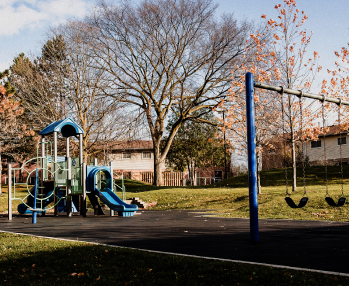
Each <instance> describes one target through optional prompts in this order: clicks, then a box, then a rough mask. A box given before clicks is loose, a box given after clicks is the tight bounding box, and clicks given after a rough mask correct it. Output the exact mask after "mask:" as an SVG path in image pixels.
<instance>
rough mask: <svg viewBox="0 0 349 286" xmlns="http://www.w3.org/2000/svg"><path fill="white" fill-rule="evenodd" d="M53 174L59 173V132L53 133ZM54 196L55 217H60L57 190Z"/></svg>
mask: <svg viewBox="0 0 349 286" xmlns="http://www.w3.org/2000/svg"><path fill="white" fill-rule="evenodd" d="M53 161H54V163H53V172H54V174H55V176H56V171H57V168H56V162H57V132H53ZM51 165H52V161H51ZM54 194H55V197H54V204H55V207H54V216H58V204H57V197H56V195H57V192H56V190H54Z"/></svg>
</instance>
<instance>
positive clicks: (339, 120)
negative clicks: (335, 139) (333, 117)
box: [338, 98, 344, 196]
mask: <svg viewBox="0 0 349 286" xmlns="http://www.w3.org/2000/svg"><path fill="white" fill-rule="evenodd" d="M341 104H342V99H341V98H339V102H338V125H339V158H340V167H341V179H342V196H344V187H343V185H344V178H343V157H342V125H341Z"/></svg>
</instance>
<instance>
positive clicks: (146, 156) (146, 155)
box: [142, 152, 151, 159]
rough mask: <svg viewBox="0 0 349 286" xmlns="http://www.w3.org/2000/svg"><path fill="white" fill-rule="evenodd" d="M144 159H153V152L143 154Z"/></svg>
mask: <svg viewBox="0 0 349 286" xmlns="http://www.w3.org/2000/svg"><path fill="white" fill-rule="evenodd" d="M142 159H151V152H142Z"/></svg>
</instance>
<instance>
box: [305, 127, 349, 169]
mask: <svg viewBox="0 0 349 286" xmlns="http://www.w3.org/2000/svg"><path fill="white" fill-rule="evenodd" d="M326 131H327V132H326V133H325V134H323V133H322V134H320V135H319V138H318V140H316V141H308V142H306V143H305V144H304V154H305V156H307V157H308V158H309V159H308V160H309V165H311V166H316V165H324V164H325V154H326V160H327V164H328V165H336V164H339V163H340V161H341V158H342V162H343V164H348V163H349V142H348V131H342V132H339V131H340V128H339V125H333V126H329V127H328V129H327V130H326ZM325 149H326V153H325Z"/></svg>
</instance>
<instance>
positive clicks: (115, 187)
mask: <svg viewBox="0 0 349 286" xmlns="http://www.w3.org/2000/svg"><path fill="white" fill-rule="evenodd" d="M113 175H114V176H116V177H118V178H119V179H120V180H121V186H119V185H118V184H117V183H116V182H115V181H116V180H115V179H114V178H113V184H114V186H113V187H114V190H115V192H116V190H117V189H120V190H121V192H122V198H121V199H122V200H123V201H126V188H125V185H124V176H123V175H121V177H120V176H119V175H118V174H117V173H115V172H113Z"/></svg>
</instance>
